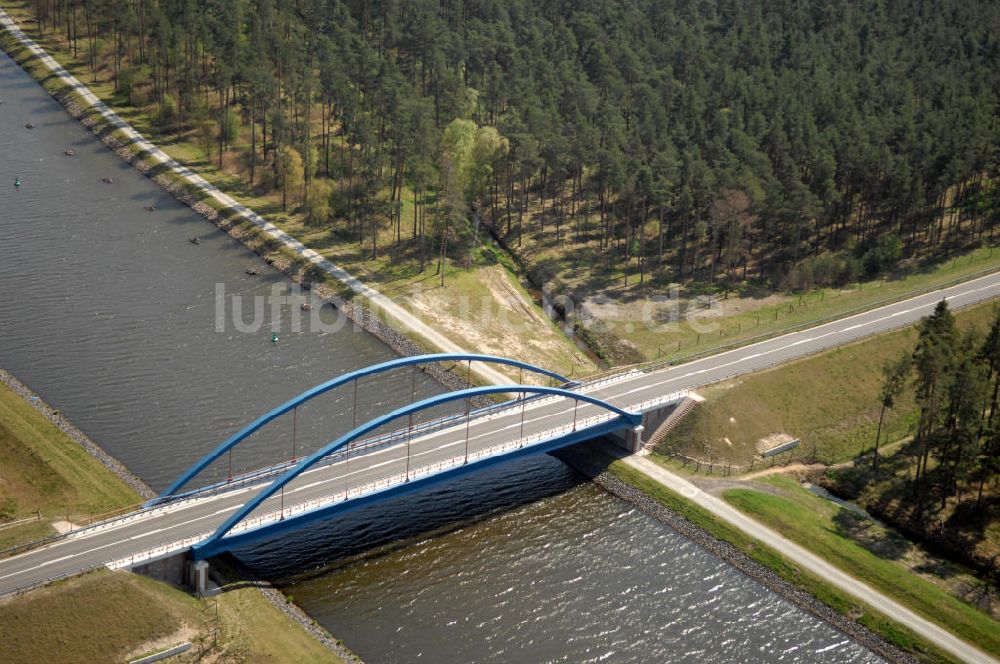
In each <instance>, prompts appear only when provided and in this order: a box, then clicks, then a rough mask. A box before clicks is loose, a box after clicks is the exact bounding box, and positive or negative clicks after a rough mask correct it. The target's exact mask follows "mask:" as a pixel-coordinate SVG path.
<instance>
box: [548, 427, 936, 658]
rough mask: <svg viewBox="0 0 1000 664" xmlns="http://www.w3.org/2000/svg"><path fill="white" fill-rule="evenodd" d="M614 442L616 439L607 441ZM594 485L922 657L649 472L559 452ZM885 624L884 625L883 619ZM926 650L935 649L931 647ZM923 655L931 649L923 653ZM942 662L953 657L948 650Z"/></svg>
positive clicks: (887, 645)
mask: <svg viewBox="0 0 1000 664" xmlns="http://www.w3.org/2000/svg"><path fill="white" fill-rule="evenodd" d="M608 444H609V445H613V443H608ZM555 456H557V457H558V458H559V459H561V460H562V461H564V462H565V463H567V464H568V465H570V466H572V467H573V468H574V469H576V470H577V471H579V472H581V473H583V474H584V475H586V476H587V477H589V478H590V479H591V481H593V482H594V483H595V484H597V485H598V486H600V487H601V488H603V489H605V490H606V491H608V492H609V493H611V494H613V495H615V496H617V497H618V498H621V499H622V500H624V501H626V502H628V503H630V504H632V505H635V506H636V507H637V508H639V509H640V510H641V511H642V512H644V513H645V514H647V515H649V516H651V517H652V518H654V519H656V520H657V521H658V522H660V523H662V524H664V525H666V526H668V527H670V528H671V529H673V530H675V531H676V532H678V533H680V534H682V535H684V536H685V537H687V538H688V539H690V540H691V541H693V542H695V543H696V544H698V545H699V546H701V547H702V548H703V549H705V550H706V551H708V552H710V553H711V554H713V555H715V556H717V557H719V558H721V559H722V560H724V561H726V562H727V563H729V564H730V565H732V566H733V567H734V568H736V569H737V570H739V571H740V572H742V573H743V574H745V575H746V576H748V577H750V578H751V579H753V580H754V581H756V582H757V583H759V584H760V585H762V586H764V587H765V588H767V589H768V590H770V591H771V592H774V593H776V594H778V595H780V596H782V597H784V598H785V599H787V600H788V601H790V602H792V603H793V604H795V605H796V606H798V607H799V608H800V609H802V610H804V611H807V612H809V613H811V614H812V615H814V616H816V617H817V618H820V619H821V620H823V621H825V622H827V623H828V624H830V625H832V626H833V627H834V628H836V629H837V630H839V631H840V632H842V633H843V634H845V635H846V636H849V637H850V638H851V639H853V640H854V641H856V642H857V643H860V644H861V645H863V646H864V647H866V648H868V649H869V650H871V651H872V652H875V653H877V654H878V655H880V656H881V657H883V658H885V659H886V660H887V661H889V662H899V663H911V662H916V661H920V660H919V659H917V657H915V655H914V654H913V653H911V652H908V648H907V646H910V647H912V645H913V644H914V643H915V642H919V638H918V637H916V636H915V635H911V640H909V641H904V640H903V639H901V638H899V637H900V636H902V635H900V634H896V633H894V632H893V631H892V630H890V629H889V627H890V625H889V624H888V623H884V619H882V618H881V617H880V616H878V615H877V614H873V613H871V612H870V611H866V612H864V613H861V614H859V613H858V612H857V610H856V609H857V608H860V607H857V605H856V603H855V602H853V601H852V600H851V599H850V598H849V597H847V596H846V595H843V594H842V593H839V592H837V591H836V590H835V589H834V588H832V587H830V586H828V585H827V584H825V583H823V582H822V581H821V580H820V579H818V578H817V577H815V576H813V575H811V574H809V573H808V572H805V571H803V570H799V569H797V568H796V567H795V566H793V565H791V564H789V563H788V562H787V561H786V560H784V559H783V558H782V557H781V555H780V554H779V553H778V552H777V551H774V550H773V549H771V548H770V547H768V546H766V545H764V544H762V543H760V542H757V541H755V540H754V539H752V538H749V537H747V536H746V535H744V534H742V533H740V532H739V531H738V530H736V529H734V528H732V527H730V526H727V525H726V524H725V523H724V522H723V521H721V520H720V519H718V518H717V517H715V516H714V515H712V514H711V513H709V512H708V511H707V510H703V509H701V508H699V507H697V506H696V505H693V504H692V503H690V502H689V501H687V500H685V499H684V498H683V497H682V496H680V495H679V494H675V493H673V492H672V491H670V490H669V489H667V488H666V487H664V486H663V485H662V484H659V483H657V482H656V481H655V480H653V479H651V478H649V477H648V476H646V475H644V474H642V473H640V472H637V471H635V470H633V469H630V468H628V467H626V466H624V465H623V464H622V463H621V462H620V461H618V460H616V459H615V457H613V456H611V455H610V454H608V453H607V452H606V451H604V452H602V451H600V450H599V449H597V447H596V446H594V445H592V444H587V445H576V446H573V447H571V448H567V449H565V450H562V451H560V452H557V453H556V454H555ZM883 623H884V624H883ZM927 652H934V649H933V648H930V647H927ZM923 654H926V652H925V653H923ZM938 657H939V659H940V661H949V660H948V658H947V657H946V656H944V655H943V654H940V655H938Z"/></svg>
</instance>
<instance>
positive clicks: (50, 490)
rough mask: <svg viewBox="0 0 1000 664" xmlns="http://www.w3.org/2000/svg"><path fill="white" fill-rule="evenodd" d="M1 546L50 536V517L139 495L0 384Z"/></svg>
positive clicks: (109, 506) (101, 508) (129, 501)
mask: <svg viewBox="0 0 1000 664" xmlns="http://www.w3.org/2000/svg"><path fill="white" fill-rule="evenodd" d="M0 479H2V481H0V523H2V522H4V521H15V520H19V519H23V518H25V517H31V516H35V515H40V516H41V519H40V521H38V522H35V523H28V524H25V525H23V526H13V527H9V528H4V529H2V530H0V548H6V547H8V546H13V545H14V544H17V543H20V542H24V541H30V540H33V539H38V538H39V537H44V536H46V535H49V534H51V533H52V530H51V528H50V527H49V525H48V524H47V523H46V521H48V520H52V519H65V518H66V517H67V516H69V518H70V519H71V520H72V519H74V518H77V517H80V516H86V515H93V514H102V513H105V512H109V511H111V510H115V509H119V508H122V507H127V506H129V505H134V504H136V503H138V502H140V500H141V498H140V496H139V495H138V494H137V493H136V492H135V491H134V490H133V489H132V488H131V487H129V486H128V485H126V484H125V483H124V482H122V481H121V480H120V479H118V477H116V476H115V475H114V474H112V473H111V472H110V471H109V470H108V469H107V468H105V467H104V466H103V465H101V463H100V462H99V461H97V459H95V458H94V457H92V456H90V454H88V453H87V451H86V450H85V449H83V448H82V447H81V446H80V445H79V444H77V443H76V441H74V440H72V439H70V438H69V436H67V435H66V434H65V433H63V432H62V431H60V430H59V429H58V428H57V427H56V426H55V425H54V424H52V422H50V421H49V420H47V419H46V418H45V417H44V416H43V415H42V414H41V413H39V412H38V411H37V410H35V408H33V407H32V406H31V405H30V404H28V403H27V402H25V401H24V399H22V398H21V396H20V395H19V394H17V393H16V392H14V391H13V390H11V389H10V388H9V387H7V386H6V385H3V384H0Z"/></svg>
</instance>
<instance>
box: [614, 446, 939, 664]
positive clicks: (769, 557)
mask: <svg viewBox="0 0 1000 664" xmlns="http://www.w3.org/2000/svg"><path fill="white" fill-rule="evenodd" d="M609 470H610V472H611V473H612V474H614V475H615V476H616V477H618V478H619V479H621V480H622V481H624V482H626V483H628V484H630V485H632V486H634V487H636V488H638V489H639V490H641V491H642V492H643V493H645V494H646V495H648V496H650V497H651V498H653V499H654V500H656V501H658V502H659V503H661V504H662V505H664V506H665V507H667V508H669V509H671V510H673V511H675V512H677V513H678V514H680V515H681V516H683V517H684V518H686V519H687V520H688V521H691V522H692V523H693V524H695V525H696V526H698V527H700V528H702V529H703V530H705V531H706V532H708V533H709V534H710V535H712V536H713V537H715V538H716V539H720V540H723V541H725V542H729V543H730V544H732V545H733V546H735V547H736V548H737V549H739V550H740V551H742V552H743V553H744V554H746V555H747V556H749V557H750V558H751V559H753V560H754V561H756V562H758V563H760V564H761V565H764V566H765V567H768V568H769V569H771V570H773V571H774V572H775V573H776V574H778V576H780V577H781V578H782V579H784V580H786V581H788V582H790V583H792V584H794V585H796V586H798V587H799V588H802V589H803V590H805V591H806V592H808V593H809V594H811V595H812V596H814V597H816V598H817V599H818V600H819V601H821V602H823V603H824V604H826V605H827V606H829V607H831V608H832V609H834V610H835V611H837V612H838V613H841V614H843V615H846V616H849V617H850V618H851V619H853V620H855V621H856V622H858V623H860V624H862V625H864V626H865V627H867V628H868V629H870V630H872V631H873V632H875V633H876V634H879V635H881V636H882V637H883V638H885V639H886V640H887V641H888V642H889V643H892V644H894V645H896V646H897V647H899V648H902V649H904V650H907V651H909V652H911V653H913V654H914V655H917V656H918V657H919V658H921V659H923V660H924V661H931V662H952V661H955V660H953V659H952V658H951V657H949V656H948V655H947V654H945V653H943V652H941V651H939V650H937V649H936V648H935V647H934V646H932V645H930V644H929V643H927V642H925V641H924V640H923V639H921V638H920V637H919V636H918V635H916V634H914V633H913V632H911V631H910V630H909V629H907V628H905V627H903V626H901V625H899V624H897V623H895V622H892V621H891V620H889V619H887V618H885V617H884V616H882V615H881V614H879V613H877V612H875V611H873V610H872V609H871V608H870V607H868V606H867V605H864V604H861V603H859V602H857V601H856V600H854V599H853V598H852V597H850V596H849V595H847V594H845V593H843V592H841V591H840V590H838V589H836V588H834V587H832V586H830V585H829V584H827V583H826V582H825V581H823V580H822V579H820V578H819V577H816V576H814V575H813V574H811V573H809V572H805V571H803V570H801V569H799V568H797V567H796V566H794V565H793V564H791V563H790V562H789V561H788V560H786V559H785V558H783V557H782V556H781V554H780V553H778V552H777V551H775V550H774V549H772V548H770V547H768V546H766V545H763V544H761V543H760V542H757V541H756V540H754V539H751V538H750V537H748V536H747V535H745V534H744V533H743V532H741V531H739V530H737V529H735V528H733V527H731V526H729V525H727V524H725V523H723V522H722V521H720V520H719V519H717V518H716V517H715V516H714V515H712V514H711V513H709V512H707V511H706V510H703V509H702V508H700V507H698V506H696V505H694V504H692V503H690V502H689V501H687V500H685V499H684V498H683V497H682V496H680V495H678V494H676V493H674V492H673V491H671V490H670V489H667V488H666V487H664V486H663V485H662V484H659V483H658V482H656V481H654V480H652V479H650V478H649V477H647V476H645V475H643V474H642V473H639V472H638V471H636V470H633V469H632V468H629V467H628V466H626V465H624V464H623V463H621V462H619V461H615V462H614V463H612V464H611V465H610V467H609Z"/></svg>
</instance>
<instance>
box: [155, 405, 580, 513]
mask: <svg viewBox="0 0 1000 664" xmlns="http://www.w3.org/2000/svg"><path fill="white" fill-rule="evenodd" d="M561 398H563V397H559V396H550V395H545V394H535V395H531V396H528V397H525V398H523V399H511V400H507V401H503V402H500V403H496V404H490V405H489V406H483V407H481V408H474V409H472V410H470V411H469V415H468V417H470V418H484V417H489V416H491V415H500V414H502V413H503V412H504V411H507V410H512V409H515V408H520V407H521V405H522V404H524V403H528V402H530V403H533V404H537V403H541V402H544V401H550V400H555V399H561ZM465 419H466V415H465V413H464V412H463V413H453V414H450V415H442V416H441V417H437V418H434V419H431V420H427V421H426V422H421V423H418V424H415V425H413V427H412V428H403V429H394V430H393V431H390V432H388V433H384V434H381V435H378V436H373V437H372V438H365V439H363V440H360V441H358V442H357V443H355V444H352V445H351V446H350V451H349V452H348V451H342V452H336V453H334V454H331V455H330V456H329V457H327V458H326V459H324V460H323V461H322V462H320V463H318V464H316V467H323V466H329V465H331V464H334V463H338V462H340V461H343V460H344V459H345V458H346V457H347V456H349V455H350V456H353V455H355V454H367V453H369V452H372V451H375V450H376V449H383V448H385V447H388V446H390V445H392V444H394V443H397V442H399V441H402V440H405V439H406V438H410V437H412V436H418V435H421V436H422V435H426V434H428V433H433V432H434V431H440V430H441V429H445V428H447V427H449V426H451V425H453V424H457V423H459V422H462V421H464V420H465ZM296 463H298V459H289V460H287V461H282V462H279V463H276V464H274V465H272V466H267V467H265V468H258V469H256V470H251V471H248V472H245V473H240V474H238V475H234V476H233V477H232V478H229V479H225V480H222V481H220V482H216V483H214V484H209V485H207V486H203V487H199V488H197V489H191V490H190V491H185V492H184V493H179V494H176V495H174V496H167V497H164V498H160V499H154V500H153V501H150V503H149V504H150V505H162V504H167V503H174V502H176V501H178V500H184V499H189V498H192V497H199V498H200V497H204V496H209V495H214V494H218V493H222V492H225V491H232V490H234V489H239V488H242V487H244V486H247V485H248V484H254V483H257V482H260V481H262V480H265V479H267V478H269V477H273V476H274V475H278V474H280V473H283V472H285V471H286V470H288V469H289V468H291V467H292V466H294V465H295V464H296Z"/></svg>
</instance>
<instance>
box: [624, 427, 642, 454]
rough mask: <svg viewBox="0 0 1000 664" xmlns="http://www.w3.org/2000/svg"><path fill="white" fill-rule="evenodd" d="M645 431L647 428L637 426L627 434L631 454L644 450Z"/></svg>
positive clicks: (626, 438) (627, 445)
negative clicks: (643, 438)
mask: <svg viewBox="0 0 1000 664" xmlns="http://www.w3.org/2000/svg"><path fill="white" fill-rule="evenodd" d="M645 430H646V427H644V426H642V425H641V424H637V425H636V426H634V427H632V428H631V429H629V430H628V432H627V433H626V434H625V443H626V447H627V449H628V451H629V452H632V453H633V454H634V453H636V452H638V451H639V450H641V449H642V445H643V443H642V432H643V431H645Z"/></svg>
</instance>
